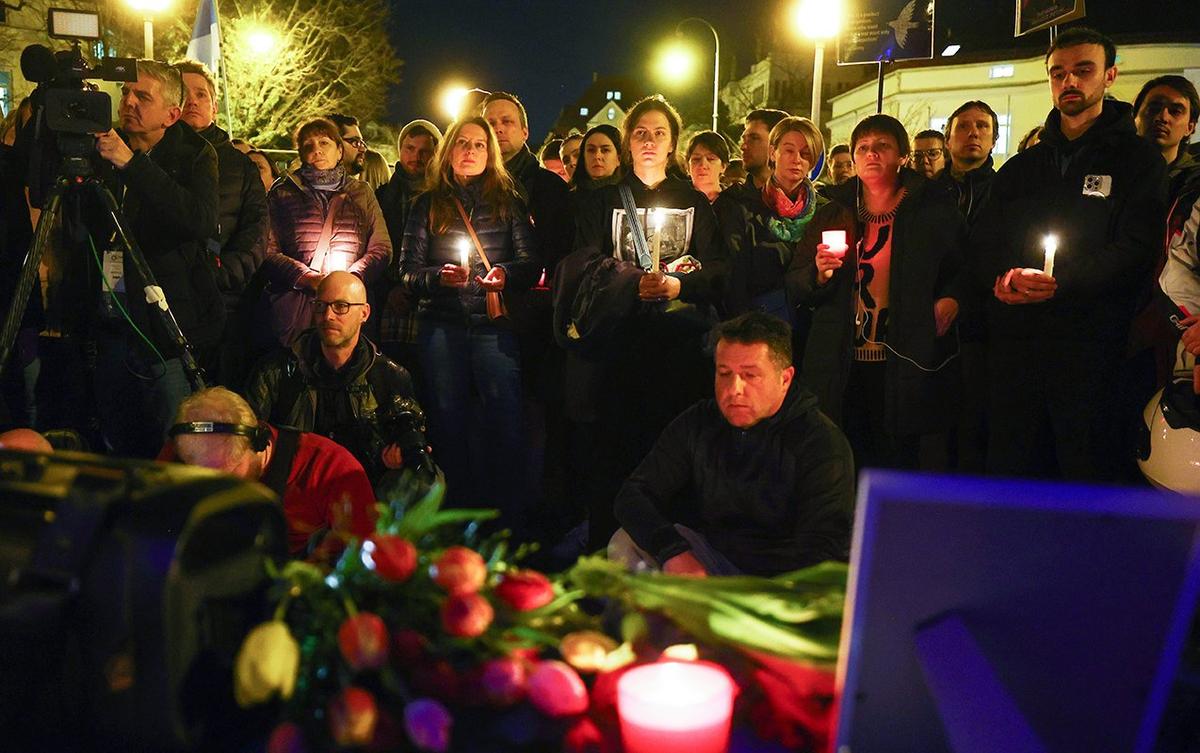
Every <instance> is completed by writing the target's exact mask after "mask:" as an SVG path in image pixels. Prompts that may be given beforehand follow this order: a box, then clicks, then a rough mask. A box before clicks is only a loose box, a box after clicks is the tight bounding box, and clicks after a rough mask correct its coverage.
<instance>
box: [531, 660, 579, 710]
mask: <svg viewBox="0 0 1200 753" xmlns="http://www.w3.org/2000/svg"><path fill="white" fill-rule="evenodd" d="M529 700H530V702H531V703H532V704H533V705H534V708H536V709H537V710H538V711H540V712H542V713H543V714H545V715H547V716H573V715H574V714H582V713H583V712H585V711H587V708H588V692H587V686H586V685H584V684H583V680H581V679H580V678H579V675H578V674H576V673H575V670H573V669H571V667H570V666H568V665H567V664H566V663H564V662H561V661H544V662H542V663H541V664H539V665H538V666H537V669H535V670H534V671H533V674H532V675H531V676H530V677H529Z"/></svg>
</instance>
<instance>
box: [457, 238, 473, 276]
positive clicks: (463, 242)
mask: <svg viewBox="0 0 1200 753" xmlns="http://www.w3.org/2000/svg"><path fill="white" fill-rule="evenodd" d="M470 261H471V241H469V240H467V239H466V238H460V239H459V241H458V266H460V267H462V268H463V269H467V270H469V269H470V268H471V267H470Z"/></svg>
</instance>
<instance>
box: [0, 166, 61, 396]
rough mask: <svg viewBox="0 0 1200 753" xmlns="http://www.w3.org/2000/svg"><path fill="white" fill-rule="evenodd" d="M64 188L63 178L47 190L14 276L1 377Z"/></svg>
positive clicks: (0, 334)
mask: <svg viewBox="0 0 1200 753" xmlns="http://www.w3.org/2000/svg"><path fill="white" fill-rule="evenodd" d="M66 190H67V182H66V181H65V180H60V181H59V182H58V183H55V184H54V187H53V188H52V189H51V190H50V194H49V196H47V197H46V202H45V205H44V206H43V208H42V215H41V217H39V218H38V224H37V231H36V232H35V233H34V234H33V242H32V243H30V244H29V250H28V251H27V252H26V253H25V261H24V262H23V263H22V264H21V273H20V275H19V276H18V277H17V289H16V290H15V291H14V292H13V299H12V302H11V303H10V304H9V307H8V315H7V316H6V317H5V319H4V328H3V329H0V376H3V374H4V370H5V369H6V368H7V367H8V360H9V356H11V355H12V347H13V342H14V341H15V340H16V337H17V330H18V329H20V328H21V320H22V319H24V318H25V306H26V305H27V304H28V303H29V295H30V293H31V292H32V291H33V285H34V283H35V282H36V281H37V279H38V264H40V263H41V261H42V252H43V251H44V250H45V248H46V244H47V242H49V239H50V233H51V232H53V229H54V224H55V222H56V221H57V220H58V209H59V206H60V205H61V203H62V197H63V193H64V192H65V191H66ZM39 295H41V293H39Z"/></svg>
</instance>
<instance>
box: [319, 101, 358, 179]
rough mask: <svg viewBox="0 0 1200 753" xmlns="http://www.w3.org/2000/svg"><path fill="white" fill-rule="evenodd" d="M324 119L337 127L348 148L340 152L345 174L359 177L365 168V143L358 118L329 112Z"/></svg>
mask: <svg viewBox="0 0 1200 753" xmlns="http://www.w3.org/2000/svg"><path fill="white" fill-rule="evenodd" d="M325 117H326V118H329V119H330V120H332V121H333V122H334V124H335V125H337V127H338V131H339V132H340V134H341V137H342V141H345V142H346V146H347V147H348V148H346V149H344V150H343V151H342V164H343V165H345V166H346V172H347V173H349V174H350V175H352V176H354V177H356V178H357V177H359V176H360V175H362V173H363V170H365V169H366V168H367V142H366V140H365V139H363V134H362V129H361V128H359V127H358V118H356V117H354V116H353V115H343V114H341V113H340V112H331V113H329V114H328V115H326V116H325Z"/></svg>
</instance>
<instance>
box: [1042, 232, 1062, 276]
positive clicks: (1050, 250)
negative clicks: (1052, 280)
mask: <svg viewBox="0 0 1200 753" xmlns="http://www.w3.org/2000/svg"><path fill="white" fill-rule="evenodd" d="M1042 248H1043V249H1045V251H1046V265H1045V266H1044V267H1043V268H1042V271H1044V272H1045V273H1046V274H1047V275H1048V276H1049V277H1053V276H1054V254H1055V252H1056V251H1058V236H1057V235H1047V236H1046V237H1045V238H1042Z"/></svg>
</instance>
